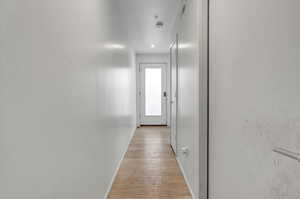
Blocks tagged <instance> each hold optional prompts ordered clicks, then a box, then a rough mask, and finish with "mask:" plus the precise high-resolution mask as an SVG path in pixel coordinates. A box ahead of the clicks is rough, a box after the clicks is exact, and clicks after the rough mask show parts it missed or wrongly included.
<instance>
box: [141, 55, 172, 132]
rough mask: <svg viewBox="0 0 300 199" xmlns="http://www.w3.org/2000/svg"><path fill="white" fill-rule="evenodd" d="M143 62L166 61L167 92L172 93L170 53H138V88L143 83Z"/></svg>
mask: <svg viewBox="0 0 300 199" xmlns="http://www.w3.org/2000/svg"><path fill="white" fill-rule="evenodd" d="M142 63H165V64H166V73H167V94H168V96H169V95H170V56H169V54H168V53H138V54H136V71H137V90H139V89H140V85H141V83H140V82H139V80H140V74H139V66H140V64H142ZM136 97H137V115H139V112H140V107H141V104H140V103H141V102H140V100H139V95H138V92H137V96H136ZM169 100H170V98H169V97H168V98H167V125H168V126H169V125H170V101H169ZM137 125H138V126H139V125H140V120H139V118H138V117H137Z"/></svg>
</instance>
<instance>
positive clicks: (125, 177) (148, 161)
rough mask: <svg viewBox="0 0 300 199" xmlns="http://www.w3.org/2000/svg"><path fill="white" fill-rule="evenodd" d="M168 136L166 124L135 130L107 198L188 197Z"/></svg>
mask: <svg viewBox="0 0 300 199" xmlns="http://www.w3.org/2000/svg"><path fill="white" fill-rule="evenodd" d="M169 137H170V130H169V128H167V127H141V128H138V129H137V130H136V132H135V135H134V136H133V139H132V141H131V143H130V145H129V148H128V150H127V152H126V154H125V158H124V160H123V161H122V164H121V167H120V169H119V171H118V174H117V177H116V179H115V181H114V184H113V186H112V189H111V191H110V193H109V196H108V199H191V195H190V192H189V190H188V187H187V185H186V183H185V180H184V177H183V175H182V173H181V171H180V169H179V166H178V164H177V161H176V159H175V155H174V153H173V151H172V149H171V147H170V144H169Z"/></svg>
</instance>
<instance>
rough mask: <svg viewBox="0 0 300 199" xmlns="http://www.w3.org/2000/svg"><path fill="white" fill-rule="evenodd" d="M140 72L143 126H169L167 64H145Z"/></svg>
mask: <svg viewBox="0 0 300 199" xmlns="http://www.w3.org/2000/svg"><path fill="white" fill-rule="evenodd" d="M139 70H140V83H141V87H140V99H141V103H140V105H141V107H140V112H141V114H140V115H141V118H140V123H141V125H166V124H167V75H166V64H158V63H157V64H153V63H143V64H140V66H139Z"/></svg>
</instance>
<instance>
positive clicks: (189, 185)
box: [176, 157, 196, 199]
mask: <svg viewBox="0 0 300 199" xmlns="http://www.w3.org/2000/svg"><path fill="white" fill-rule="evenodd" d="M176 160H177V162H178V165H179V168H180V170H181V173H182V175H183V177H184V180H185V183H186V184H187V186H188V189H189V190H190V193H191V195H192V199H196V198H195V194H194V192H193V190H192V186H191V184H190V182H189V181H188V179H187V176H186V174H185V172H184V169H183V167H182V164H181V162H180V161H179V159H178V158H177V157H176Z"/></svg>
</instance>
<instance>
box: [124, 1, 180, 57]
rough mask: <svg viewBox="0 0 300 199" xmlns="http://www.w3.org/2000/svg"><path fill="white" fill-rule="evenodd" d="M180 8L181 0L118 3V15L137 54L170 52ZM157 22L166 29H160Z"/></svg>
mask: <svg viewBox="0 0 300 199" xmlns="http://www.w3.org/2000/svg"><path fill="white" fill-rule="evenodd" d="M179 5H180V0H118V12H119V13H118V14H119V15H121V17H122V20H124V21H123V23H124V24H123V25H124V26H125V27H126V34H127V37H128V39H129V41H130V43H131V45H132V47H133V48H134V50H135V51H136V52H137V53H159V52H168V50H169V46H170V43H171V32H172V29H173V26H174V23H175V20H176V15H177V10H178V7H179ZM155 15H157V16H158V17H157V19H156V18H155ZM157 21H162V22H163V23H164V26H163V27H162V28H157V27H156V22H157ZM153 45H154V46H155V47H153ZM151 46H152V48H151Z"/></svg>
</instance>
